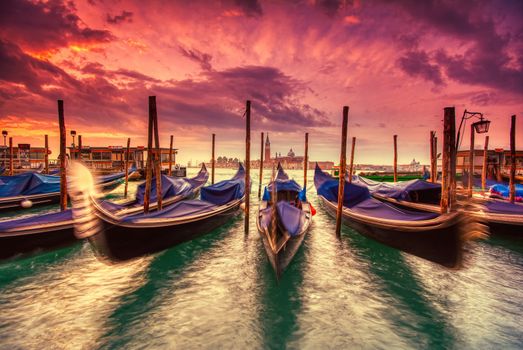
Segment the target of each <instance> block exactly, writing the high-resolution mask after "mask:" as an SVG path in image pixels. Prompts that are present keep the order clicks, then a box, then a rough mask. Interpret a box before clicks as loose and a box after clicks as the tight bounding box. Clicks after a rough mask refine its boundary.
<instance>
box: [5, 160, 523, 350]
mask: <svg viewBox="0 0 523 350" xmlns="http://www.w3.org/2000/svg"><path fill="white" fill-rule="evenodd" d="M189 170H190V174H195V173H196V169H189ZM232 173H233V171H230V170H224V169H218V170H217V179H218V180H220V179H225V178H228V177H230V175H231V174H232ZM289 174H290V175H291V176H294V177H295V178H296V179H297V180H300V179H301V178H302V176H303V175H302V174H303V172H302V171H290V172H289ZM252 177H253V188H252V194H253V195H252V202H253V204H254V205H253V207H252V209H251V228H250V234H249V235H247V236H246V235H245V234H244V230H243V217H238V218H237V219H236V220H233V221H232V222H230V223H229V224H228V225H227V226H225V227H222V228H220V229H218V230H216V231H214V232H212V233H210V234H208V235H206V236H204V237H201V238H200V239H197V240H194V241H192V242H188V243H185V244H182V245H180V246H177V247H174V248H171V249H169V250H167V251H164V252H162V253H159V254H156V255H153V256H147V257H143V258H140V259H136V260H133V261H131V262H127V263H120V264H114V265H107V264H104V263H102V262H99V261H98V260H97V259H96V258H95V257H94V255H93V254H92V252H91V250H90V247H89V245H88V244H85V243H83V242H78V244H76V245H73V246H71V247H68V248H65V249H61V250H58V251H53V252H49V253H43V254H39V255H35V256H32V257H27V258H23V259H16V260H11V261H7V262H2V263H0V348H2V349H42V348H50V349H51V348H52V349H55V348H70V349H97V348H102V349H115V348H125V349H142V348H169V349H171V348H181V349H192V348H213V349H216V348H238V349H244V348H253V349H261V348H271V349H280V348H306V349H320V348H321V349H325V348H336V349H338V348H365V349H367V348H368V349H375V348H380V349H385V348H386V349H390V348H404V349H419V348H433V349H454V348H457V349H464V348H466V349H491V348H502V349H512V348H513V349H516V348H522V347H523V334H522V329H523V321H522V320H523V318H522V316H521V315H523V240H521V239H513V238H512V239H502V238H491V239H488V240H485V241H481V242H474V243H472V244H470V245H469V246H468V247H467V255H466V258H467V260H466V265H465V267H464V268H462V269H461V270H458V271H454V270H448V269H445V268H443V267H440V266H438V265H435V264H433V263H430V262H427V261H424V260H422V259H419V258H417V257H414V256H411V255H408V254H405V253H401V252H399V251H397V250H394V249H392V248H388V247H385V246H383V245H381V244H379V243H376V242H374V241H372V240H370V239H367V238H365V237H363V236H361V235H359V234H358V233H356V232H354V231H352V230H351V229H349V228H346V227H344V228H343V232H342V236H341V239H340V240H338V239H336V237H335V235H334V226H335V222H334V220H332V219H331V218H330V217H328V216H327V215H326V213H325V212H324V211H323V210H322V209H321V208H320V205H319V203H318V200H317V198H316V195H315V191H314V190H313V189H310V190H309V192H308V195H309V198H310V200H311V201H312V203H313V205H314V206H315V207H316V208H317V209H318V214H317V215H316V216H315V217H314V224H313V227H312V229H311V231H310V232H309V235H308V237H306V239H305V241H304V244H303V246H302V248H301V249H300V251H299V252H298V254H297V255H296V257H295V259H294V260H293V262H292V263H291V265H290V266H289V267H288V269H287V271H285V273H284V275H283V277H282V278H281V280H280V281H279V282H278V281H276V278H275V276H274V273H273V271H272V268H271V266H270V264H269V262H268V260H267V258H266V256H265V251H264V249H263V244H262V242H261V239H260V236H259V234H258V233H257V232H256V226H255V221H254V220H255V218H256V204H257V199H256V195H257V190H258V182H257V173H256V172H253V174H252ZM268 179H269V174H266V180H265V182H267V181H268ZM299 182H301V181H299ZM308 183H309V186H312V172H311V173H310V177H309V180H308ZM133 186H135V185H133ZM121 192H122V188H118V189H117V190H116V192H115V194H114V196H115V197H118V196H119V195H121ZM48 209H49V208H48Z"/></svg>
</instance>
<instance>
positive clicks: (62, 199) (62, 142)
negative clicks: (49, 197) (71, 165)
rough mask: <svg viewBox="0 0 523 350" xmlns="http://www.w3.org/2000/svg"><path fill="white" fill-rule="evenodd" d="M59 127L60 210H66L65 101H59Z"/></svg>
mask: <svg viewBox="0 0 523 350" xmlns="http://www.w3.org/2000/svg"><path fill="white" fill-rule="evenodd" d="M58 125H59V127H60V209H61V210H65V209H66V208H67V175H66V169H65V165H66V164H65V161H66V153H65V152H66V151H65V143H66V140H67V135H66V133H65V120H64V101H62V100H58Z"/></svg>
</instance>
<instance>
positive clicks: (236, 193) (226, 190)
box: [200, 163, 245, 205]
mask: <svg viewBox="0 0 523 350" xmlns="http://www.w3.org/2000/svg"><path fill="white" fill-rule="evenodd" d="M244 193H245V169H244V168H243V165H242V164H241V163H240V164H239V169H238V171H237V172H236V175H234V176H233V177H232V178H231V179H230V180H224V181H220V182H217V183H215V184H214V185H210V186H206V187H203V188H202V189H201V192H200V196H201V199H202V200H203V201H207V202H209V203H212V204H216V205H223V204H226V203H229V202H230V201H233V200H235V199H240V198H242V197H243V195H244Z"/></svg>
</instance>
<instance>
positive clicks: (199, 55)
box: [179, 46, 212, 70]
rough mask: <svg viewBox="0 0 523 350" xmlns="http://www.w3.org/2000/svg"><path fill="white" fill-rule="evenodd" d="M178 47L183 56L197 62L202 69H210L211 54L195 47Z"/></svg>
mask: <svg viewBox="0 0 523 350" xmlns="http://www.w3.org/2000/svg"><path fill="white" fill-rule="evenodd" d="M179 49H180V52H181V54H182V55H183V56H185V57H187V58H188V59H190V60H191V61H194V62H196V63H198V64H199V65H200V67H202V69H203V70H211V69H212V65H211V60H212V56H211V55H209V54H206V53H203V52H200V51H198V50H196V49H193V50H189V49H185V48H183V47H181V46H180V47H179Z"/></svg>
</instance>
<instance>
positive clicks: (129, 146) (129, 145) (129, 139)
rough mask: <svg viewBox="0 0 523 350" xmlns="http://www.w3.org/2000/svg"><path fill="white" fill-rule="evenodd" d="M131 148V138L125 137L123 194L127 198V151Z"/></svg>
mask: <svg viewBox="0 0 523 350" xmlns="http://www.w3.org/2000/svg"><path fill="white" fill-rule="evenodd" d="M130 148H131V138H130V137H128V138H127V149H126V150H125V170H124V171H125V187H124V190H123V195H124V197H125V198H127V187H128V186H129V151H130Z"/></svg>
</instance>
